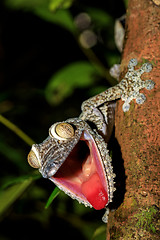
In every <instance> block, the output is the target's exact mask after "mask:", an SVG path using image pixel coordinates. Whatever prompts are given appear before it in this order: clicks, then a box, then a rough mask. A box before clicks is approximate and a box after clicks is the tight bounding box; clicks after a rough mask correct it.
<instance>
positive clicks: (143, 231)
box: [107, 0, 160, 240]
mask: <svg viewBox="0 0 160 240" xmlns="http://www.w3.org/2000/svg"><path fill="white" fill-rule="evenodd" d="M131 58H137V60H138V62H140V63H142V62H144V59H146V60H148V61H149V62H151V63H152V64H153V70H152V71H151V72H149V73H145V74H143V75H142V76H143V77H142V79H145V80H146V79H152V80H153V81H154V82H155V83H156V85H155V88H154V89H153V90H151V91H147V90H142V91H141V92H143V93H144V94H145V95H146V97H147V100H146V102H145V103H144V104H142V105H137V104H136V103H135V102H133V103H132V105H131V109H130V111H129V112H127V113H125V114H124V113H123V112H122V101H121V100H120V101H119V102H118V107H117V111H116V138H117V140H118V142H119V145H120V147H121V152H122V158H123V160H124V168H125V175H126V182H125V184H126V193H125V196H124V201H123V203H122V204H121V205H120V207H119V208H118V209H117V211H116V212H114V213H111V214H110V218H109V224H108V229H107V239H123V240H125V239H142V240H143V239H145V240H146V239H152V240H153V239H160V227H159V222H160V219H159V214H158V210H159V207H160V206H159V200H160V190H159V183H160V166H159V163H160V7H158V6H156V5H155V4H154V3H153V2H152V1H151V0H130V1H129V6H128V11H127V23H126V37H125V45H124V51H123V55H122V69H121V70H122V76H123V75H124V73H125V72H126V68H127V64H128V62H129V60H130V59H131Z"/></svg>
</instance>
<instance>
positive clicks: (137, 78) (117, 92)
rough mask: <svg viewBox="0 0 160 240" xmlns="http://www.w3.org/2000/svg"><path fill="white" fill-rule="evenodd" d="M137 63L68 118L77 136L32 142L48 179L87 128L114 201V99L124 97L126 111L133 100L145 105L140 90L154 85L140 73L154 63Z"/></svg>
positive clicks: (132, 62) (134, 61) (43, 172)
mask: <svg viewBox="0 0 160 240" xmlns="http://www.w3.org/2000/svg"><path fill="white" fill-rule="evenodd" d="M136 65H137V60H136V59H131V60H130V62H129V65H128V71H127V73H126V75H125V77H124V79H122V81H121V82H120V83H118V84H117V85H116V86H114V87H112V88H109V89H107V90H106V91H104V92H102V93H100V94H98V95H96V96H94V97H92V98H90V99H88V100H86V101H84V102H83V104H82V113H81V115H80V116H79V118H74V119H68V120H66V121H65V122H67V123H70V124H73V125H74V126H75V128H76V130H75V135H74V136H73V137H72V138H70V139H67V140H62V141H60V140H58V139H56V138H54V137H53V136H51V135H49V137H48V138H47V139H46V140H44V141H43V142H42V143H41V144H34V145H33V147H32V149H34V150H36V155H37V157H38V159H39V162H40V165H41V167H40V169H39V171H40V173H41V174H42V176H43V177H45V178H49V179H50V180H51V181H53V182H54V180H53V179H52V178H51V177H52V176H53V175H54V174H55V173H56V172H57V171H58V169H59V168H60V166H61V165H62V164H63V163H64V161H65V159H66V158H67V156H68V155H69V154H70V152H71V151H72V150H73V148H74V147H75V145H76V144H77V143H78V141H79V139H80V137H81V134H82V132H83V131H84V130H85V131H88V132H89V134H90V135H91V136H92V137H93V139H94V141H95V143H96V145H97V148H98V149H99V152H100V155H101V161H102V162H103V165H104V169H105V173H106V181H107V184H108V195H109V202H111V201H112V199H113V192H114V191H115V188H114V177H115V174H114V173H113V170H112V165H111V158H110V156H109V152H108V150H107V143H106V142H107V141H108V140H109V137H110V135H111V130H112V127H113V124H114V108H115V104H114V103H113V101H114V100H116V99H119V98H121V99H122V100H123V101H124V104H123V111H124V112H127V111H128V110H129V108H130V102H131V101H132V100H133V99H135V100H136V103H137V104H142V103H144V101H145V100H146V97H145V95H144V94H142V93H140V92H139V91H140V90H141V89H143V88H146V89H147V90H150V89H152V88H153V87H154V82H153V81H151V80H146V81H142V80H141V75H142V74H143V73H144V72H150V71H151V70H152V65H151V64H150V63H145V64H143V65H142V67H141V68H139V69H137V70H135V69H134V67H135V66H136ZM87 121H89V122H92V123H94V125H95V129H91V127H90V126H89V124H88V123H87ZM51 127H52V126H51ZM56 184H57V183H56ZM58 187H59V188H60V189H62V190H63V191H65V193H66V194H68V195H69V196H71V197H72V198H74V199H77V200H78V201H79V202H81V203H83V204H84V205H85V206H90V207H91V205H90V204H89V203H88V202H85V201H82V199H81V198H79V197H78V196H75V195H73V194H72V193H71V192H69V191H68V190H66V189H64V188H63V187H62V186H59V185H58ZM109 202H108V203H109ZM103 220H104V221H105V222H106V221H107V214H106V215H105V216H104V218H103Z"/></svg>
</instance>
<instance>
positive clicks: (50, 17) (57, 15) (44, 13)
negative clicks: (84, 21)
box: [34, 7, 75, 33]
mask: <svg viewBox="0 0 160 240" xmlns="http://www.w3.org/2000/svg"><path fill="white" fill-rule="evenodd" d="M34 13H35V14H36V15H38V16H39V17H40V18H42V19H44V20H45V21H48V22H51V23H54V24H57V25H59V26H61V27H63V28H65V29H67V30H68V31H70V32H71V33H74V32H75V25H74V22H73V18H72V16H71V14H70V12H69V11H68V10H67V9H60V10H58V11H56V12H52V11H50V10H49V9H48V8H44V7H37V8H36V9H34Z"/></svg>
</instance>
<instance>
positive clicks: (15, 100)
mask: <svg viewBox="0 0 160 240" xmlns="http://www.w3.org/2000/svg"><path fill="white" fill-rule="evenodd" d="M88 6H89V7H95V8H100V9H103V10H105V11H106V12H107V14H109V15H110V16H111V18H112V24H111V26H110V29H100V31H99V29H96V23H95V26H94V23H93V27H94V29H95V32H97V33H98V32H100V35H101V39H102V40H103V41H102V42H99V43H97V45H96V47H94V48H93V51H94V52H95V54H96V55H97V57H98V58H99V59H100V60H101V61H102V62H103V64H104V65H105V66H106V67H107V68H108V67H109V65H110V64H109V62H107V61H105V57H104V55H103V52H104V49H105V51H106V52H108V54H109V55H112V54H113V55H114V56H115V59H120V53H119V52H118V50H117V49H116V47H115V45H114V39H113V36H114V33H113V32H114V21H115V19H116V18H118V17H120V16H121V15H123V14H124V13H125V7H124V3H123V1H119V0H109V1H96V2H94V3H93V2H92V1H79V2H78V1H75V2H74V4H73V5H72V7H71V8H70V11H71V14H72V16H73V17H75V16H76V15H77V14H79V13H80V12H83V11H85V9H86V7H88ZM107 31H108V33H107ZM111 42H112V43H113V44H110V43H111ZM79 60H87V57H86V56H85V55H84V54H83V52H82V51H81V49H80V48H79V46H78V44H77V43H76V41H75V39H74V38H73V36H72V35H71V34H70V32H68V31H67V30H65V29H64V28H62V27H60V26H58V25H55V24H53V23H49V22H47V21H45V20H43V19H41V18H39V17H38V16H36V15H34V14H33V13H32V12H31V11H26V10H23V9H19V10H17V9H11V8H8V7H6V5H5V1H1V2H0V114H2V115H3V116H5V117H6V118H7V119H9V120H10V121H12V122H13V123H14V124H16V125H17V126H18V127H20V128H21V129H22V130H23V131H24V132H25V133H27V135H29V136H30V137H31V138H32V139H33V140H34V141H35V142H38V143H39V142H41V141H42V140H44V139H45V138H46V137H47V135H48V128H49V127H50V125H51V124H53V123H54V122H56V121H61V120H65V119H67V118H70V117H76V116H78V115H79V114H80V106H81V103H82V102H83V100H85V99H87V98H88V97H89V96H90V88H85V89H82V88H81V89H80V88H77V89H75V91H74V93H73V94H72V95H71V96H69V97H68V98H66V99H64V101H62V102H61V103H60V104H58V105H50V104H49V103H48V102H47V100H46V98H45V94H44V89H45V88H46V85H47V83H48V81H49V79H50V78H51V76H52V75H53V74H54V73H55V72H56V71H57V70H59V69H61V68H63V67H64V66H65V65H67V64H69V63H72V62H75V61H79ZM115 63H116V62H115ZM101 85H102V86H104V85H106V86H108V83H107V82H106V80H105V79H104V78H100V77H99V78H98V80H97V81H96V82H94V83H93V85H92V86H91V88H92V89H93V90H95V89H96V88H98V87H99V86H101ZM29 150H30V147H29V146H28V145H27V144H26V143H25V142H23V141H22V140H21V139H20V138H19V137H18V136H16V135H15V134H14V133H13V132H11V131H10V130H9V129H7V128H6V127H5V126H3V125H2V124H1V123H0V165H1V168H0V174H1V177H0V180H1V185H3V184H5V183H6V182H7V181H9V180H10V179H12V178H15V177H19V176H23V175H27V174H30V173H31V172H32V171H33V170H32V169H31V168H30V167H29V166H28V163H27V161H26V158H27V154H28V152H29ZM53 189H54V185H53V183H51V182H50V181H48V180H46V179H41V178H40V179H38V180H37V181H35V182H34V183H33V184H32V185H31V186H30V187H29V188H28V189H27V191H26V192H25V193H24V194H23V195H22V196H21V197H20V199H18V200H17V201H16V202H15V203H14V204H13V205H12V206H11V207H10V208H9V209H7V211H6V212H5V213H4V214H3V216H1V217H0V229H1V230H0V239H4V240H8V239H17V240H18V239H32V238H37V239H44V238H45V239H47V238H55V239H57V238H58V239H64V238H65V237H68V238H70V239H77V238H78V239H91V237H90V236H92V234H93V232H94V231H95V230H96V228H97V227H99V226H101V225H103V224H102V222H101V221H100V220H101V216H102V215H103V213H104V211H94V210H91V209H88V208H85V207H83V206H81V205H79V204H78V203H75V201H73V200H71V199H70V198H68V197H67V196H65V195H64V194H63V193H61V194H60V195H59V197H58V198H56V199H55V200H54V203H53V204H52V206H51V207H50V208H49V209H47V210H45V209H44V206H45V203H46V201H47V199H48V197H49V195H50V193H51V192H52V191H53ZM87 226H88V228H87ZM86 231H88V237H87V234H86ZM96 239H104V238H103V237H101V238H96Z"/></svg>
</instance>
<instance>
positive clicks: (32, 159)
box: [27, 150, 41, 168]
mask: <svg viewBox="0 0 160 240" xmlns="http://www.w3.org/2000/svg"><path fill="white" fill-rule="evenodd" d="M27 159H28V163H29V165H30V166H31V167H33V168H40V167H41V165H40V162H39V160H38V158H37V156H36V154H35V153H34V151H33V150H31V151H30V152H29V154H28V158H27Z"/></svg>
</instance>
